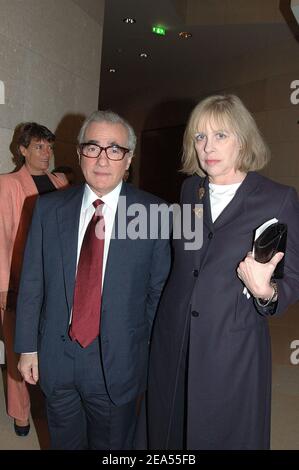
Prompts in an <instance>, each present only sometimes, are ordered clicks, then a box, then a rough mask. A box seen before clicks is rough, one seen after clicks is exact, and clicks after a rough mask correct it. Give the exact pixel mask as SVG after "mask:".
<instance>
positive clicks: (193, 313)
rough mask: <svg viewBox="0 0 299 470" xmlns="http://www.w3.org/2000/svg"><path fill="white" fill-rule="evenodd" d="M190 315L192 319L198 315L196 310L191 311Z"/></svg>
mask: <svg viewBox="0 0 299 470" xmlns="http://www.w3.org/2000/svg"><path fill="white" fill-rule="evenodd" d="M191 315H192V317H198V316H199V313H198V312H197V311H196V310H193V311H192V312H191Z"/></svg>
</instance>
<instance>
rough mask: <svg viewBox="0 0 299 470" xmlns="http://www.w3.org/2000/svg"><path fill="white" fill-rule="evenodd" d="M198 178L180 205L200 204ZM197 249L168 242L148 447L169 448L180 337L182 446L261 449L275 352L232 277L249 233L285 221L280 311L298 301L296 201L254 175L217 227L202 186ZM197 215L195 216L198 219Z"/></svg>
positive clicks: (266, 436)
mask: <svg viewBox="0 0 299 470" xmlns="http://www.w3.org/2000/svg"><path fill="white" fill-rule="evenodd" d="M201 184H202V179H201V178H200V177H198V176H194V177H191V178H189V179H187V180H186V182H185V184H184V186H183V189H182V203H190V204H195V203H198V202H199V201H198V188H199V186H200V185H201ZM202 202H203V220H204V227H203V246H202V248H201V249H200V250H197V251H184V248H183V242H184V240H175V241H174V252H175V253H174V266H173V269H172V273H171V276H170V278H169V281H168V284H167V286H166V289H165V292H164V295H163V297H162V300H161V304H160V308H159V310H158V314H157V317H156V322H155V325H154V331H153V338H152V347H151V357H150V372H149V394H148V403H149V409H148V419H149V445H150V448H153V449H167V448H169V432H170V429H171V425H172V422H173V419H174V415H175V413H176V408H175V400H174V398H175V393H176V387H177V380H178V371H179V366H180V364H181V358H182V346H183V337H184V331H187V335H188V336H187V337H188V339H189V356H188V370H187V372H188V375H187V397H186V402H187V424H186V439H187V444H186V445H187V448H188V449H267V448H269V443H270V412H271V349H270V338H269V332H268V323H267V317H266V316H265V315H262V314H261V313H263V312H261V313H259V312H258V310H257V308H256V306H255V303H254V301H253V298H252V297H250V298H249V299H248V298H247V297H246V295H244V294H243V288H244V286H243V284H242V283H241V281H240V280H239V278H238V277H237V274H236V268H237V266H238V264H239V262H240V261H241V260H242V259H243V258H244V257H245V256H246V254H247V252H248V251H250V250H251V247H252V242H253V234H254V230H255V229H256V228H257V227H258V226H260V225H261V224H263V223H264V222H265V221H266V220H269V219H271V218H273V217H276V218H277V219H278V220H279V221H280V222H285V223H287V224H288V231H289V233H288V246H287V253H286V256H285V275H284V278H283V279H282V280H278V294H279V301H278V305H277V309H276V313H280V312H282V311H284V310H285V309H286V307H287V305H289V304H290V303H293V302H295V301H296V300H298V299H299V203H298V196H297V194H296V191H295V190H294V189H293V188H290V187H287V186H283V185H281V184H278V183H275V182H273V181H271V180H269V179H267V178H265V177H263V176H261V175H259V174H257V173H255V172H250V173H248V175H247V176H246V178H245V180H244V181H243V183H242V184H241V186H240V187H239V189H238V191H237V193H236V195H235V197H234V198H233V200H232V201H231V202H230V203H229V204H228V206H227V207H226V208H225V209H224V210H223V212H222V213H221V214H220V216H219V217H218V218H217V219H216V221H215V222H214V223H212V220H211V213H210V203H209V193H208V185H207V184H205V196H204V198H203V201H202ZM194 217H195V215H194Z"/></svg>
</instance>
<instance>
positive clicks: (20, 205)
mask: <svg viewBox="0 0 299 470" xmlns="http://www.w3.org/2000/svg"><path fill="white" fill-rule="evenodd" d="M19 131H20V132H19V137H18V153H19V156H20V157H22V159H23V160H24V164H23V166H22V167H21V169H20V170H19V171H16V172H14V173H9V174H5V175H0V309H1V319H2V327H3V337H4V343H5V351H6V363H7V412H8V414H9V415H10V416H11V417H13V418H14V429H15V432H16V434H17V435H18V436H26V435H27V434H28V432H29V429H30V424H29V413H30V400H29V394H28V390H27V386H26V384H25V382H24V381H23V380H22V377H21V375H20V373H19V371H18V369H17V363H18V355H17V354H16V353H15V352H14V349H13V343H14V331H15V302H16V296H17V292H18V284H19V276H20V272H21V267H22V259H23V251H24V248H25V242H26V237H27V231H28V228H29V225H30V222H31V216H32V211H33V208H34V205H35V201H36V198H37V196H38V195H39V194H43V193H46V192H50V191H54V190H56V189H60V188H63V187H65V186H67V180H66V178H65V176H64V174H62V173H57V174H51V173H49V172H48V167H49V162H50V158H51V157H52V156H53V143H54V140H55V136H54V134H52V132H51V131H50V130H49V129H47V128H46V127H44V126H41V125H39V124H36V123H26V124H23V125H22V126H21V127H20V129H19Z"/></svg>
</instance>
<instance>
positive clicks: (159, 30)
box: [152, 26, 166, 36]
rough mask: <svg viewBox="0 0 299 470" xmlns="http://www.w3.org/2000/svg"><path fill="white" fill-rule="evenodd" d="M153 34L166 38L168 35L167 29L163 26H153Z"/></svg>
mask: <svg viewBox="0 0 299 470" xmlns="http://www.w3.org/2000/svg"><path fill="white" fill-rule="evenodd" d="M152 32H153V33H155V34H159V35H160V36H165V34H166V31H165V28H163V26H153V27H152Z"/></svg>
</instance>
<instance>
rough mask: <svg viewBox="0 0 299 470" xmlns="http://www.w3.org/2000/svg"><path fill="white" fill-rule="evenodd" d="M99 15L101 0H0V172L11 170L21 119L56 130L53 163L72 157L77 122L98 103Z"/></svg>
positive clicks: (73, 156)
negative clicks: (13, 144)
mask: <svg viewBox="0 0 299 470" xmlns="http://www.w3.org/2000/svg"><path fill="white" fill-rule="evenodd" d="M103 16H104V0H84V1H83V0H0V84H1V82H2V83H3V85H4V88H5V104H0V173H4V172H8V171H11V170H12V169H13V168H14V164H13V162H12V155H11V153H10V151H9V145H10V143H11V139H12V136H13V131H14V128H15V126H16V125H17V124H18V123H20V122H24V121H36V122H38V123H40V124H44V125H46V126H47V127H49V128H50V129H51V130H52V131H54V132H55V131H56V130H57V128H58V132H57V134H58V135H57V137H58V143H57V152H58V155H57V152H56V160H57V161H56V162H55V163H56V164H71V162H72V159H73V158H75V155H74V140H75V135H76V133H77V130H78V128H79V127H80V123H81V120H82V118H83V117H84V116H85V115H86V114H89V113H90V112H91V111H93V110H94V109H97V106H98V91H99V82H100V67H101V49H102V30H103ZM0 98H1V96H0ZM0 103H1V99H0ZM53 164H54V163H53Z"/></svg>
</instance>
